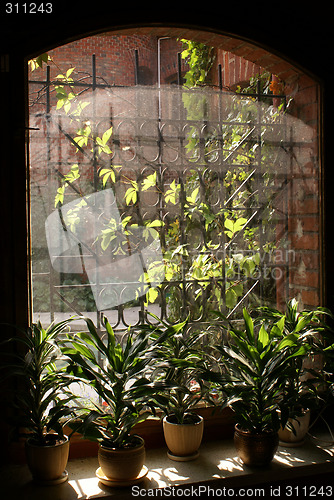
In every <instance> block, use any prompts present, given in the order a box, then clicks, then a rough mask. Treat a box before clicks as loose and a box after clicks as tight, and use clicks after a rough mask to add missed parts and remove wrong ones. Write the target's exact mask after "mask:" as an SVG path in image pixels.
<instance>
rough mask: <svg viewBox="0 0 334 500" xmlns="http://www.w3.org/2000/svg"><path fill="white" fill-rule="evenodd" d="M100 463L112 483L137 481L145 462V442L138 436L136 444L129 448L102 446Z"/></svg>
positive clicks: (99, 455) (100, 448) (99, 451)
mask: <svg viewBox="0 0 334 500" xmlns="http://www.w3.org/2000/svg"><path fill="white" fill-rule="evenodd" d="M98 461H99V464H100V467H101V469H102V472H103V474H104V475H105V477H106V478H108V479H110V480H112V481H131V480H134V479H136V478H137V477H138V476H139V474H140V472H141V470H142V468H143V465H144V461H145V442H144V440H143V438H141V437H139V436H136V444H135V445H134V446H129V447H128V448H122V449H115V448H108V447H107V446H103V445H100V446H99V450H98Z"/></svg>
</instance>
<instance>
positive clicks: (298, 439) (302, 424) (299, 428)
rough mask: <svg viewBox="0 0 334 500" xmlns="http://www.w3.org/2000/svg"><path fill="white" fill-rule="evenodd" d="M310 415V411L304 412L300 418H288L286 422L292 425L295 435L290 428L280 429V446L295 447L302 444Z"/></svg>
mask: <svg viewBox="0 0 334 500" xmlns="http://www.w3.org/2000/svg"><path fill="white" fill-rule="evenodd" d="M310 415H311V412H310V410H306V411H305V412H304V415H303V416H301V417H296V418H289V420H288V422H289V423H290V424H291V425H293V428H294V430H295V433H294V432H293V430H292V429H291V428H290V427H287V426H285V427H284V429H282V428H280V430H279V431H278V437H279V444H280V446H287V447H297V446H302V445H303V444H304V438H305V435H306V434H307V432H308V428H309V425H310Z"/></svg>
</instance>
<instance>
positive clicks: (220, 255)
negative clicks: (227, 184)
mask: <svg viewBox="0 0 334 500" xmlns="http://www.w3.org/2000/svg"><path fill="white" fill-rule="evenodd" d="M218 83H219V92H218V148H219V149H220V151H219V152H218V154H219V160H220V164H221V165H222V167H224V154H223V151H224V144H223V133H222V126H223V125H222V123H223V116H222V96H223V92H222V90H223V78H222V65H221V64H218ZM224 174H225V172H224V169H223V168H222V169H220V172H218V171H217V176H218V183H219V198H220V204H221V205H220V209H222V208H223V207H224V205H225V200H224V182H223V176H224ZM223 218H224V216H223V217H221V219H223ZM222 224H224V221H223V220H222ZM220 259H221V263H222V266H221V268H222V287H221V290H222V291H221V293H222V297H221V307H222V311H221V312H222V313H223V314H227V308H226V272H225V267H226V266H225V263H226V238H225V232H224V231H223V230H222V231H220V236H219V247H218V251H217V260H218V261H219V260H220Z"/></svg>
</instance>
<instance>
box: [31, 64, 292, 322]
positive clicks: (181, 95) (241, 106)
mask: <svg viewBox="0 0 334 500" xmlns="http://www.w3.org/2000/svg"><path fill="white" fill-rule="evenodd" d="M135 60H136V61H138V57H136V59H135ZM179 66H180V65H179ZM136 68H137V71H138V63H137V65H136ZM73 75H74V74H73ZM73 75H71V76H69V77H68V79H67V80H65V79H64V80H63V81H62V80H59V79H58V80H57V81H51V79H50V69H49V68H48V69H47V71H46V78H45V80H43V81H35V80H31V81H30V89H31V96H32V100H33V102H34V104H33V106H32V107H31V128H33V129H36V130H31V137H30V158H31V161H30V180H31V183H30V189H31V205H32V272H33V290H34V292H33V293H34V314H35V315H37V316H38V315H43V314H47V315H48V317H49V318H50V320H54V319H57V318H58V317H60V315H67V316H69V315H71V314H73V313H80V314H83V315H92V316H93V317H94V316H95V315H96V321H97V324H98V326H99V325H100V322H101V315H102V314H105V315H106V316H107V317H108V319H109V321H110V322H111V324H112V326H113V327H114V329H115V330H119V331H122V330H124V329H126V328H127V327H128V326H129V325H130V324H131V325H132V326H135V325H138V324H139V323H141V322H145V321H146V322H147V321H149V322H154V321H155V320H154V318H152V317H151V316H150V315H149V314H148V313H149V312H153V313H155V314H157V316H158V317H160V318H161V319H164V320H166V321H168V322H171V323H173V322H177V321H179V320H181V319H184V318H185V317H186V316H187V315H188V314H189V315H190V318H191V322H192V324H195V325H197V326H201V328H206V329H209V330H210V322H211V319H212V313H211V311H212V310H215V309H216V310H219V311H221V312H223V313H224V314H225V315H229V316H230V317H231V318H235V317H238V314H239V313H240V311H241V310H242V307H243V306H246V305H249V304H251V305H256V304H260V303H269V304H275V303H276V301H277V298H278V296H280V297H286V298H287V297H288V287H289V262H288V261H289V258H286V256H288V253H289V251H290V246H289V241H288V237H287V234H288V233H287V231H288V226H287V225H288V201H287V185H288V182H289V176H290V170H291V159H292V154H293V153H292V150H293V143H294V142H293V138H292V137H291V136H292V132H291V127H290V126H289V124H288V123H287V119H286V115H285V114H284V112H283V109H284V106H285V97H284V96H282V95H279V96H275V95H272V94H267V93H265V94H264V93H261V92H260V87H258V88H257V90H256V91H255V92H254V93H252V94H242V93H235V92H230V91H227V90H226V89H223V88H222V86H221V85H220V86H218V87H205V88H195V89H187V88H185V87H184V86H181V85H172V86H167V85H166V86H164V85H159V86H148V85H146V86H141V85H136V86H132V87H116V86H113V85H110V84H108V83H107V82H105V81H102V80H101V79H100V78H99V77H98V75H97V64H96V59H95V57H93V59H92V72H91V75H90V77H89V78H88V77H83V78H81V79H80V78H76V79H74V78H73ZM181 80H182V79H181V75H179V77H178V82H179V83H181ZM136 81H137V82H138V81H139V82H140V79H139V75H138V74H137V79H136ZM61 92H64V101H63V105H62V106H58V107H57V106H56V101H55V93H57V94H58V99H59V98H61ZM70 93H73V95H75V97H73V98H72V97H71V95H70V98H69V99H68V98H67V100H66V97H65V96H66V95H67V97H68V95H69V94H70ZM86 103H87V104H86ZM66 105H67V106H68V109H66ZM111 127H112V133H111V135H110V137H108V138H107V139H106V136H103V134H104V133H105V132H106V131H107V130H110V128H111ZM88 130H89V134H88ZM85 134H86V135H85ZM103 137H104V139H103ZM86 139H87V140H86ZM103 140H105V141H106V142H105V143H104V142H103ZM101 141H102V142H101ZM107 192H109V193H112V199H111V198H109V202H108V203H109V205H108V210H109V211H108V210H106V211H104V212H103V209H102V208H101V207H102V205H101V206H99V207H98V210H99V212H98V217H96V218H95V219H94V221H93V222H92V225H90V226H87V225H86V226H84V225H83V226H82V227H81V233H83V234H81V236H80V235H78V232H77V231H78V219H79V220H80V217H81V215H80V209H81V210H82V213H83V215H82V218H84V211H85V208H87V203H88V205H89V204H92V203H94V204H98V203H100V204H101V203H104V202H101V201H97V200H101V199H100V196H103V195H106V193H107ZM57 196H58V202H57ZM83 205H85V206H84V207H83ZM111 205H113V207H114V208H115V209H117V213H118V216H119V218H118V219H117V221H116V222H117V224H118V226H121V229H122V230H123V233H122V236H120V237H116V236H115V235H116V232H117V231H116V229H115V228H112V227H111V226H112V220H113V221H114V222H115V218H114V219H113V215H112V214H113V213H114V212H112V211H110V210H111V208H110V207H111ZM65 206H67V207H68V209H67V210H66V211H64V210H65V209H64V208H63V207H65ZM94 206H95V205H94ZM51 214H56V217H57V218H58V222H59V221H60V223H62V224H63V227H62V230H63V231H64V233H67V236H68V235H69V234H70V233H73V234H74V235H75V238H77V240H76V241H77V246H76V250H75V253H74V254H73V253H72V254H71V252H70V253H67V254H66V248H65V250H64V249H63V250H64V251H63V253H62V252H61V251H60V250H59V248H58V247H57V250H58V254H59V255H58V256H55V255H52V251H51V253H50V248H49V249H48V242H47V238H49V239H50V238H51V239H52V237H53V238H55V239H57V235H56V234H55V231H56V230H58V231H61V230H60V229H59V223H58V226H57V228H55V227H54V226H51V229H50V227H49V231H50V233H52V232H53V234H51V235H49V236H47V235H46V234H45V220H47V219H48V217H49V216H50V215H51ZM64 215H66V218H67V219H66V221H65V222H64V220H62V217H64ZM86 215H87V211H86ZM102 218H104V219H103V221H104V222H103V221H102V222H101V220H102ZM64 224H65V225H64ZM94 228H95V229H94ZM96 228H97V229H96ZM87 231H88V232H89V231H91V232H92V237H91V238H89V237H88V238H87ZM94 231H95V232H94ZM108 231H109V233H108ZM136 231H140V235H139V233H136ZM124 233H125V234H124ZM126 233H127V234H126ZM65 235H66V234H65ZM88 236H89V235H88ZM62 237H64V234H63V235H62ZM80 238H81V239H80ZM108 238H109V240H110V241H109V242H108ZM139 240H140V241H139ZM155 242H156V244H157V245H159V249H160V250H161V257H159V259H157V261H155V260H154V256H152V253H151V254H150V256H148V257H147V260H146V262H143V261H142V260H140V259H139V261H140V263H141V264H142V276H141V278H140V280H138V275H136V274H134V278H135V279H134V280H133V282H131V279H130V278H129V276H130V277H131V267H130V268H129V274H128V277H127V282H126V283H122V282H121V281H119V280H118V281H117V280H116V281H115V275H116V274H117V273H116V274H115V268H116V269H118V270H120V268H121V267H122V265H124V263H125V262H126V258H129V257H132V258H133V259H134V257H133V254H134V253H136V252H137V253H140V252H142V253H143V251H144V250H145V245H146V246H149V245H151V249H152V248H153V249H154V244H155ZM126 245H128V247H127V246H126ZM56 246H57V245H56ZM54 249H55V247H54V246H53V250H54ZM278 251H279V252H281V255H283V258H281V259H279V262H277V259H276V258H275V256H276V255H277V252H278ZM141 255H142V254H141ZM159 256H160V254H159ZM56 257H57V258H58V260H59V259H60V260H61V261H62V264H61V265H60V264H59V265H58V267H57V266H56V268H55V266H54V265H53V259H55V258H56ZM106 259H109V261H108V262H107V266H108V265H109V268H110V267H113V270H112V271H110V275H108V273H107V275H106V276H103V272H102V274H101V273H100V274H98V273H97V272H96V265H97V263H98V264H101V262H102V261H103V263H105V262H106ZM74 261H75V262H74ZM71 262H72V263H71ZM73 262H74V263H73ZM159 262H160V264H159ZM72 264H73V266H72V267H71V265H72ZM159 265H160V269H159ZM61 266H63V267H61ZM94 266H95V271H94ZM109 268H108V269H109ZM71 269H72V272H70V271H71ZM102 269H103V268H102ZM162 270H163V271H162ZM89 275H90V276H89ZM120 276H122V273H120ZM108 280H109V281H108ZM129 290H130V293H128V291H129ZM108 294H109V295H113V296H114V297H115V296H116V299H115V298H114V299H110V301H109V302H108ZM99 298H100V299H101V300H99ZM108 304H109V305H108ZM110 304H111V305H110Z"/></svg>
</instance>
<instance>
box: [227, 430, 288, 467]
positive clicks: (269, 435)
mask: <svg viewBox="0 0 334 500" xmlns="http://www.w3.org/2000/svg"><path fill="white" fill-rule="evenodd" d="M234 444H235V447H236V449H237V452H238V456H239V458H241V460H242V461H243V463H244V464H245V465H249V466H251V467H262V466H265V465H268V464H269V463H270V462H271V461H272V459H273V458H274V455H275V452H276V450H277V447H278V433H277V432H263V433H252V432H249V431H244V430H241V429H240V428H239V427H238V425H236V426H235V432H234Z"/></svg>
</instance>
